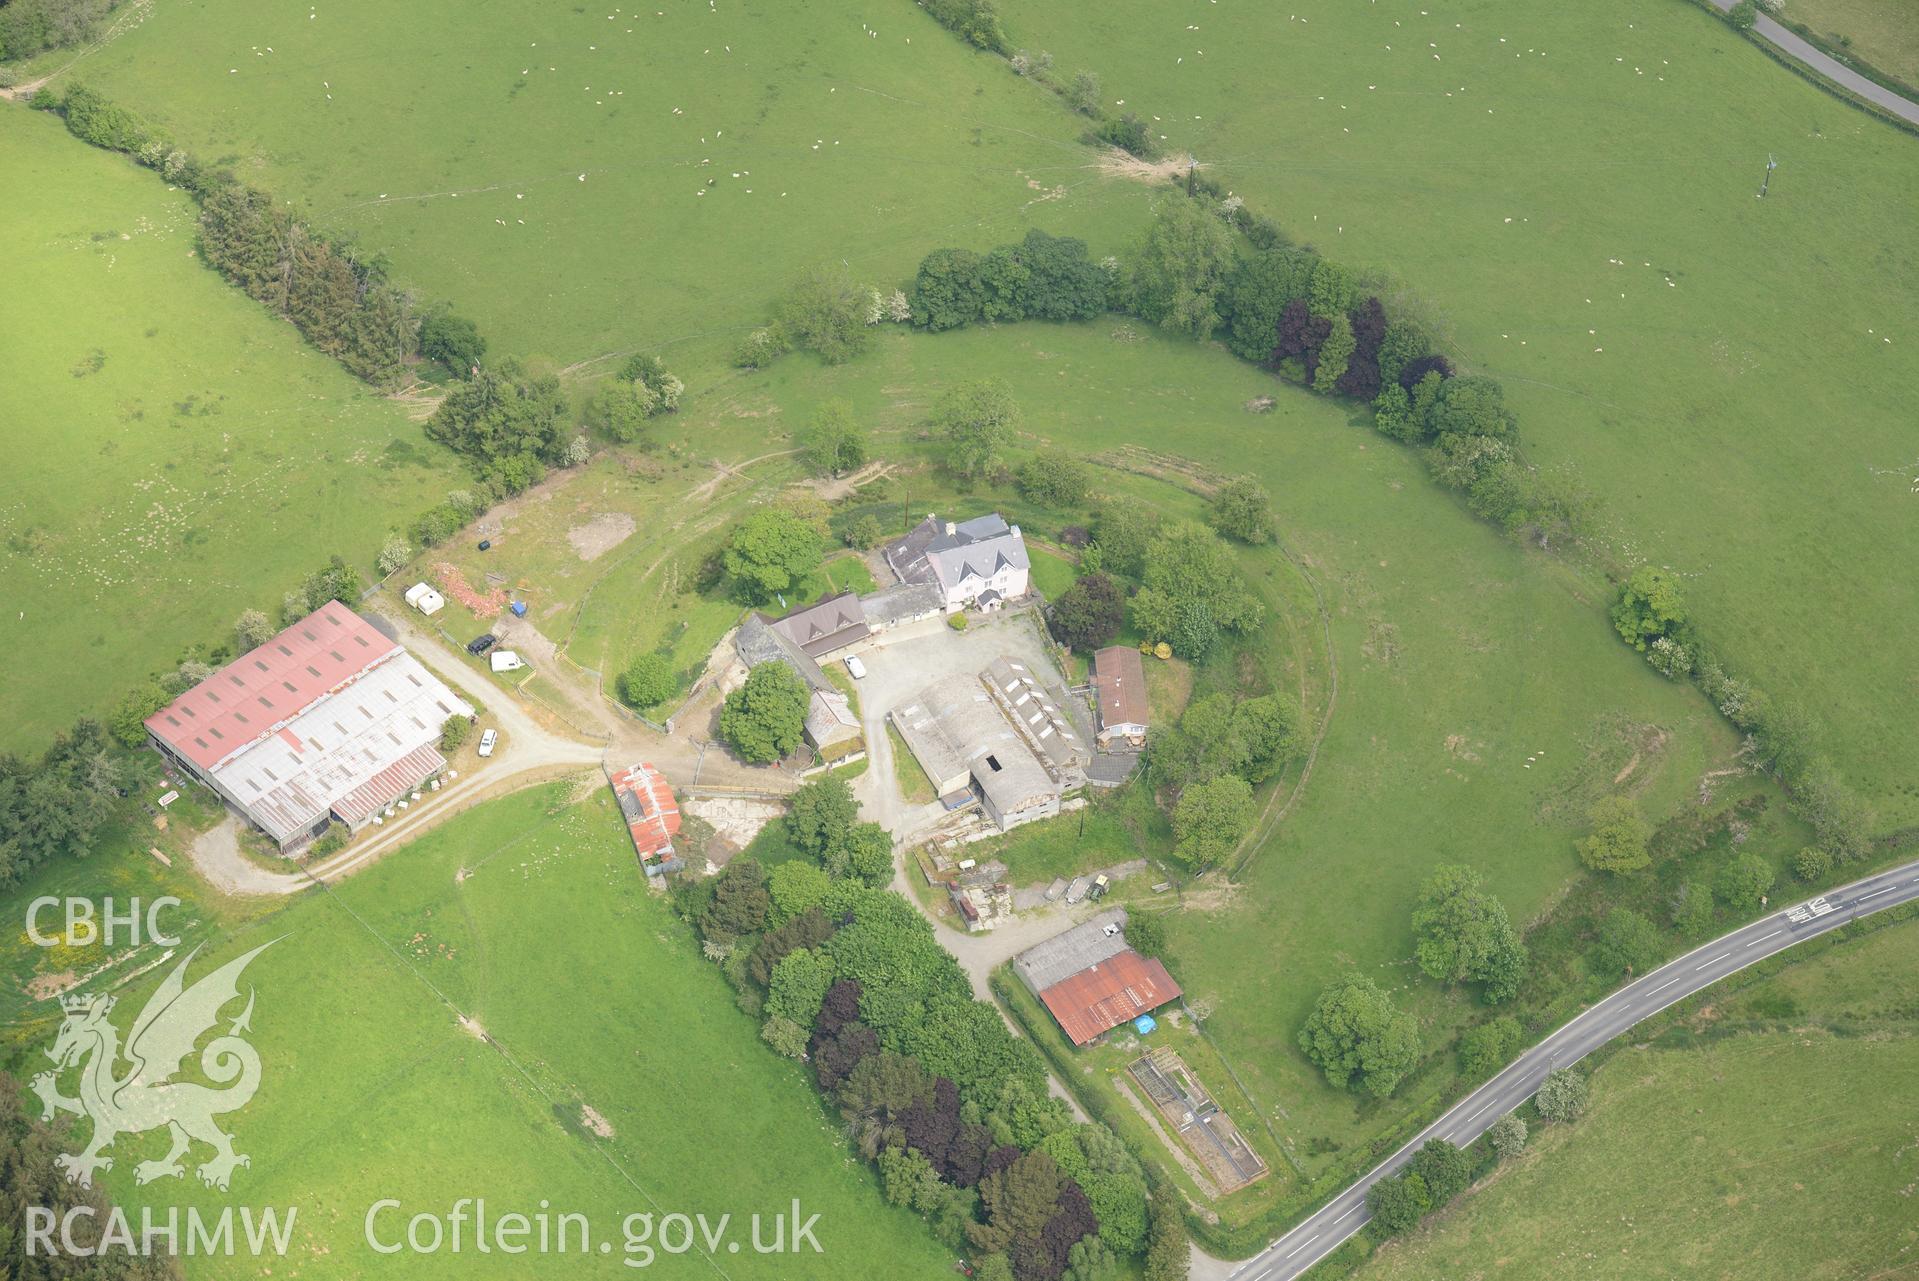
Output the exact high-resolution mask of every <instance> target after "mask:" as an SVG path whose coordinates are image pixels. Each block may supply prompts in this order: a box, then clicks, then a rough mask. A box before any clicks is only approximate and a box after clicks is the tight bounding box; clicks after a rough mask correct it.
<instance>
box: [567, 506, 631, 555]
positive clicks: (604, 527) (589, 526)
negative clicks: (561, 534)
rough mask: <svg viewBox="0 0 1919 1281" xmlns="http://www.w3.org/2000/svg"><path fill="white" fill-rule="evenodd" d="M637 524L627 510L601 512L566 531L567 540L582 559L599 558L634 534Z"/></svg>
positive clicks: (575, 553)
mask: <svg viewBox="0 0 1919 1281" xmlns="http://www.w3.org/2000/svg"><path fill="white" fill-rule="evenodd" d="M635 528H637V526H636V525H635V524H634V523H633V518H632V517H631V516H629V515H627V514H626V513H625V512H601V513H600V514H599V515H597V516H595V517H594V518H593V519H592V520H589V521H587V522H586V523H585V524H584V525H575V526H574V527H573V528H571V529H569V530H567V531H566V541H567V542H568V543H569V544H570V545H571V546H572V548H573V554H574V555H576V556H578V557H579V558H580V559H581V560H588V561H590V560H598V559H599V558H600V557H602V556H604V555H606V554H607V553H608V552H610V551H612V550H613V549H614V548H615V547H618V546H619V545H620V544H621V543H623V542H625V541H626V540H627V539H629V538H631V537H632V536H633V531H634V529H635Z"/></svg>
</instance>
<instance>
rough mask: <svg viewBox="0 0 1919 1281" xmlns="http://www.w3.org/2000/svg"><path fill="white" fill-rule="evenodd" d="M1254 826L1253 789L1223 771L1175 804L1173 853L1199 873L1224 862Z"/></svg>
mask: <svg viewBox="0 0 1919 1281" xmlns="http://www.w3.org/2000/svg"><path fill="white" fill-rule="evenodd" d="M1252 826H1253V789H1252V786H1251V785H1250V784H1249V783H1247V781H1246V780H1245V779H1243V778H1241V777H1239V776H1238V775H1237V774H1221V775H1220V776H1219V777H1218V778H1214V779H1210V780H1208V781H1207V782H1204V783H1195V784H1194V785H1193V786H1191V787H1189V788H1187V789H1186V790H1185V791H1184V792H1182V793H1180V797H1179V803H1178V804H1177V805H1175V806H1174V807H1173V855H1174V857H1176V858H1178V859H1179V860H1180V861H1181V862H1183V863H1185V864H1186V866H1187V867H1189V868H1191V869H1192V870H1193V871H1195V872H1204V871H1206V870H1207V869H1209V868H1213V867H1217V866H1219V865H1220V864H1221V863H1222V862H1224V861H1225V860H1226V859H1227V858H1228V857H1229V856H1230V855H1231V854H1232V852H1233V850H1234V848H1235V847H1237V846H1238V845H1239V842H1240V840H1241V838H1243V837H1244V836H1245V835H1246V833H1247V832H1248V831H1250V830H1251V829H1252Z"/></svg>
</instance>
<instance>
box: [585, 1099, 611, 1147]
mask: <svg viewBox="0 0 1919 1281" xmlns="http://www.w3.org/2000/svg"><path fill="white" fill-rule="evenodd" d="M580 1124H581V1125H584V1126H585V1127H586V1128H587V1129H589V1130H591V1131H593V1133H594V1134H596V1135H598V1136H599V1137H600V1138H602V1139H610V1138H612V1137H613V1125H612V1123H611V1122H609V1121H608V1120H607V1119H606V1118H605V1117H603V1116H601V1115H600V1114H599V1113H598V1112H596V1111H594V1110H593V1109H592V1108H590V1107H588V1106H587V1105H586V1104H584V1103H582V1104H580Z"/></svg>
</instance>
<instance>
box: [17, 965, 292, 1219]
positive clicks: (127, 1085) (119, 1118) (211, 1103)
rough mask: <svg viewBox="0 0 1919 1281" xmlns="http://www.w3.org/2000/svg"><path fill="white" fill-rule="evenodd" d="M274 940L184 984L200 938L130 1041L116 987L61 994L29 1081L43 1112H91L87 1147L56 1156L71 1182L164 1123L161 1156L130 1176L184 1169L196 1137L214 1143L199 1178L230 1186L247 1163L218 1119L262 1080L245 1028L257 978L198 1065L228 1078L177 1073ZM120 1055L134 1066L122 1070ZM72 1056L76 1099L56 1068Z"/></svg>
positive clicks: (87, 1176)
mask: <svg viewBox="0 0 1919 1281" xmlns="http://www.w3.org/2000/svg"><path fill="white" fill-rule="evenodd" d="M274 941H276V942H277V940H274ZM272 945H273V942H267V943H262V944H261V945H260V946H259V947H256V948H254V949H253V950H252V951H251V952H248V953H247V954H246V955H244V956H241V957H239V958H237V959H236V960H232V961H228V962H227V963H226V964H225V965H223V966H221V967H220V968H219V969H217V970H215V971H213V973H211V974H208V975H205V976H204V977H202V978H201V979H200V980H199V982H197V983H195V984H194V985H193V986H192V987H188V986H187V985H186V972H187V966H188V965H190V964H192V962H193V958H194V957H195V956H197V955H198V954H199V951H200V949H199V948H195V949H194V950H193V951H192V952H190V953H188V954H187V957H186V959H185V960H183V961H181V962H180V964H178V965H176V966H175V967H174V968H173V972H172V973H170V974H168V975H167V977H166V981H165V982H163V983H161V984H160V987H159V990H158V991H156V992H154V994H153V995H152V996H151V997H149V998H148V1000H147V1003H146V1005H145V1007H144V1008H142V1009H141V1011H140V1016H139V1017H138V1018H136V1019H135V1020H134V1021H133V1028H132V1030H131V1031H129V1032H128V1033H127V1042H126V1045H125V1047H124V1048H122V1046H121V1044H120V1033H119V1030H118V1029H116V1028H115V1027H114V1026H113V1024H112V1023H111V1022H110V1021H109V1020H108V1017H107V1016H108V1015H109V1014H111V1013H112V1012H113V1007H114V998H113V997H111V996H105V995H100V996H82V997H65V998H62V1000H61V1006H62V1008H63V1009H64V1010H65V1011H66V1019H65V1021H64V1022H62V1023H61V1025H60V1033H59V1035H58V1036H57V1037H56V1038H55V1039H54V1042H53V1048H52V1049H50V1050H48V1051H47V1057H48V1058H50V1059H52V1060H53V1062H54V1067H53V1070H52V1071H50V1072H42V1073H40V1074H39V1075H38V1076H36V1077H34V1078H33V1091H34V1093H35V1094H38V1095H39V1096H40V1101H41V1103H42V1104H44V1105H45V1117H46V1119H47V1120H49V1121H50V1120H52V1119H53V1117H54V1114H55V1113H56V1112H71V1113H73V1114H74V1115H75V1116H81V1117H86V1118H88V1119H90V1120H91V1121H92V1122H93V1137H92V1138H91V1140H90V1141H89V1142H88V1143H87V1146H86V1150H85V1151H83V1152H80V1153H78V1154H68V1153H63V1154H62V1155H60V1156H58V1157H56V1158H55V1164H56V1165H58V1166H59V1168H60V1169H61V1170H62V1171H64V1172H65V1174H66V1176H67V1178H68V1179H69V1180H70V1181H71V1182H74V1183H77V1184H79V1185H80V1186H81V1187H83V1188H84V1187H92V1186H93V1172H94V1171H95V1170H111V1169H112V1168H113V1158H112V1157H110V1156H106V1155H104V1153H105V1152H106V1150H107V1148H109V1147H111V1146H112V1144H113V1141H114V1140H115V1139H117V1138H119V1137H120V1136H121V1135H123V1134H140V1133H144V1132H145V1131H147V1130H157V1129H159V1128H160V1127H162V1126H165V1127H166V1129H167V1130H168V1132H169V1133H170V1134H171V1136H172V1141H173V1146H172V1147H171V1148H170V1149H169V1150H168V1152H167V1154H166V1156H164V1157H162V1158H161V1159H159V1160H157V1161H142V1162H140V1164H139V1165H138V1166H136V1167H135V1168H134V1177H135V1178H136V1179H137V1180H138V1181H139V1182H141V1183H151V1182H152V1181H153V1180H155V1179H167V1178H179V1177H180V1176H181V1175H182V1174H184V1173H185V1170H184V1168H183V1167H182V1166H181V1164H180V1158H181V1157H183V1156H185V1155H186V1154H187V1150H188V1149H189V1148H190V1147H192V1145H193V1143H194V1141H195V1140H198V1141H199V1142H201V1143H204V1144H206V1145H208V1146H210V1147H211V1148H212V1149H213V1157H212V1159H211V1160H209V1161H207V1162H206V1163H205V1164H204V1165H202V1166H201V1167H200V1168H199V1171H198V1173H199V1175H200V1181H201V1182H203V1183H205V1184H207V1185H208V1186H209V1187H215V1188H219V1189H220V1190H222V1191H225V1190H226V1187H227V1183H228V1181H229V1180H230V1179H231V1178H232V1177H233V1171H234V1169H235V1168H236V1167H238V1166H243V1165H250V1164H251V1162H250V1161H249V1160H248V1159H247V1158H246V1157H245V1156H244V1155H242V1154H240V1153H238V1152H235V1151H234V1150H233V1139H232V1136H230V1135H228V1134H227V1133H226V1132H225V1131H224V1130H222V1129H221V1128H220V1127H219V1126H218V1125H216V1124H214V1120H213V1118H214V1117H216V1116H219V1115H221V1114H222V1113H226V1112H233V1111H236V1110H238V1109H240V1108H242V1107H245V1106H246V1104H247V1102H248V1101H249V1100H250V1099H252V1098H253V1095H254V1092H255V1091H256V1090H258V1089H259V1088H260V1056H259V1055H258V1054H256V1053H255V1052H254V1049H253V1047H252V1046H251V1045H248V1044H247V1043H246V1042H245V1041H244V1040H242V1039H241V1038H240V1033H242V1032H245V1031H247V1030H248V1027H249V1024H250V1022H251V1020H252V1018H253V992H252V989H251V988H249V989H248V992H247V1004H246V1008H245V1009H244V1010H242V1011H241V1012H240V1015H239V1017H238V1018H236V1019H234V1020H233V1022H232V1023H230V1024H229V1025H228V1026H227V1030H226V1032H225V1034H224V1035H219V1036H215V1037H214V1038H213V1039H212V1040H211V1041H209V1042H207V1045H206V1048H205V1049H203V1050H201V1051H200V1070H201V1071H202V1072H203V1073H204V1074H205V1075H206V1077H207V1079H208V1080H210V1081H214V1082H216V1083H218V1084H219V1085H221V1086H223V1087H225V1088H222V1089H215V1088H212V1087H210V1086H205V1085H199V1084H197V1083H194V1082H191V1081H175V1080H173V1079H172V1078H173V1077H174V1076H175V1075H176V1074H177V1073H178V1072H179V1071H180V1068H181V1066H182V1065H183V1064H184V1063H185V1061H186V1058H187V1056H188V1055H190V1054H192V1053H193V1047H194V1044H195V1042H197V1041H198V1040H199V1039H200V1037H201V1036H202V1034H204V1033H205V1032H207V1031H208V1030H209V1029H211V1028H213V1027H214V1025H215V1024H216V1023H217V1022H218V1021H219V1017H220V1011H221V1010H222V1009H223V1008H225V1007H226V1005H227V1004H228V1003H229V1002H231V1001H235V1000H238V999H239V996H240V989H239V982H240V974H241V971H243V970H245V969H246V967H247V964H248V963H249V962H251V961H252V960H253V958H254V957H256V956H258V955H259V954H260V953H261V952H264V951H265V950H266V949H267V948H269V947H271V946H272ZM123 1058H124V1059H125V1060H126V1062H127V1063H128V1064H130V1065H131V1070H129V1071H127V1072H126V1073H125V1074H124V1075H120V1074H119V1068H120V1063H121V1060H122V1059H123ZM75 1064H79V1065H80V1097H79V1098H77V1099H70V1098H67V1097H66V1096H65V1095H63V1094H61V1093H60V1087H59V1077H60V1074H61V1073H62V1072H64V1071H65V1070H66V1069H68V1068H70V1067H73V1066H74V1065H75Z"/></svg>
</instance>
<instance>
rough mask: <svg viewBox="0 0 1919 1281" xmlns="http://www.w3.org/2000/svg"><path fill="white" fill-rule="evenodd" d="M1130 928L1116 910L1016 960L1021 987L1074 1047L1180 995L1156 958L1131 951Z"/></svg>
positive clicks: (1079, 926)
mask: <svg viewBox="0 0 1919 1281" xmlns="http://www.w3.org/2000/svg"><path fill="white" fill-rule="evenodd" d="M1125 926H1126V913H1125V911H1124V910H1123V909H1121V908H1113V909H1112V910H1110V911H1106V912H1101V913H1100V914H1099V915H1098V916H1095V917H1094V918H1093V919H1092V920H1090V921H1088V922H1086V923H1085V924H1084V925H1076V926H1074V927H1073V928H1072V929H1070V930H1067V931H1066V932H1064V933H1062V934H1056V935H1054V936H1053V937H1052V938H1050V939H1047V940H1046V941H1045V942H1044V943H1039V944H1036V945H1034V946H1033V947H1030V948H1028V949H1027V950H1026V951H1024V952H1021V953H1020V954H1019V955H1018V956H1016V957H1014V958H1013V970H1014V972H1015V973H1016V974H1018V975H1019V977H1020V982H1022V983H1024V984H1025V985H1026V989H1027V990H1028V991H1029V992H1031V993H1032V994H1033V995H1034V996H1037V997H1038V998H1039V999H1040V1002H1041V1003H1042V1004H1043V1005H1045V1006H1046V1008H1047V1009H1048V1010H1049V1011H1050V1012H1051V1013H1052V1015H1053V1018H1054V1019H1055V1020H1057V1021H1058V1023H1059V1025H1060V1028H1061V1030H1063V1031H1064V1032H1065V1033H1066V1035H1067V1036H1068V1037H1069V1038H1071V1040H1072V1042H1073V1044H1074V1045H1085V1044H1086V1043H1087V1042H1089V1041H1092V1040H1094V1039H1095V1038H1097V1037H1099V1036H1101V1035H1102V1034H1104V1033H1106V1032H1108V1031H1111V1030H1112V1029H1113V1028H1116V1027H1118V1026H1119V1025H1120V1024H1122V1023H1125V1022H1128V1021H1129V1020H1131V1019H1135V1018H1138V1017H1139V1016H1140V1015H1142V1014H1146V1013H1149V1012H1150V1011H1152V1010H1155V1009H1157V1008H1159V1007H1160V1006H1162V1005H1164V1004H1166V1003H1167V1002H1168V1001H1173V1000H1177V999H1178V998H1179V996H1180V988H1179V984H1177V983H1175V982H1174V981H1173V976H1172V975H1171V974H1168V973H1167V972H1166V967H1165V966H1164V965H1163V964H1161V963H1160V962H1159V960H1158V959H1157V958H1148V957H1144V956H1141V955H1140V954H1139V953H1138V952H1135V951H1134V950H1133V949H1132V948H1131V947H1129V946H1127V943H1126V933H1125Z"/></svg>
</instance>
